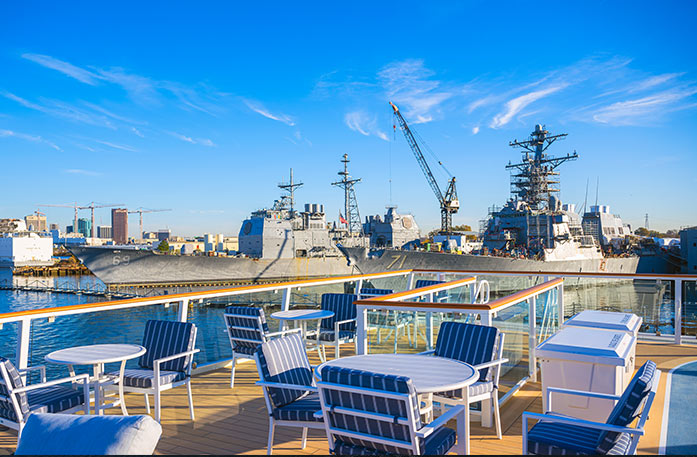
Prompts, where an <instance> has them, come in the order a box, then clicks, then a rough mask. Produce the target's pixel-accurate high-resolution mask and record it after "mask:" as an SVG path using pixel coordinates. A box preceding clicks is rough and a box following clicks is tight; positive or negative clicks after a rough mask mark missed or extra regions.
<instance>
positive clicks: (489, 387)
mask: <svg viewBox="0 0 697 457" xmlns="http://www.w3.org/2000/svg"><path fill="white" fill-rule="evenodd" d="M469 390H470V391H469V394H470V398H471V397H474V396H478V395H482V394H486V393H491V392H493V391H494V383H493V382H492V381H487V382H475V383H474V384H472V385H471V386H469ZM461 394H462V392H461V389H458V390H450V391H448V392H438V393H435V394H433V395H435V396H437V397H445V398H452V399H457V398H462V395H461Z"/></svg>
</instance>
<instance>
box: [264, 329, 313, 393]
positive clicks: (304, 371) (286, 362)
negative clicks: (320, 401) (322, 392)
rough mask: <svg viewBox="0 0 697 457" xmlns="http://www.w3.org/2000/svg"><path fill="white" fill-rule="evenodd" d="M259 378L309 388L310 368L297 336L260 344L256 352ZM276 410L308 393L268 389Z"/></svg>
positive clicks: (310, 382)
mask: <svg viewBox="0 0 697 457" xmlns="http://www.w3.org/2000/svg"><path fill="white" fill-rule="evenodd" d="M256 357H257V361H258V364H259V366H258V368H259V371H260V377H261V378H262V380H264V381H269V382H281V383H284V384H296V385H298V386H311V385H312V368H311V367H310V361H309V360H308V358H307V352H306V351H305V343H304V342H303V340H302V338H301V337H300V335H298V334H297V333H293V334H290V335H288V336H284V337H282V338H276V339H273V340H271V341H267V342H266V343H263V344H260V345H259V347H258V348H257V351H256ZM267 392H268V394H269V397H270V398H271V402H272V403H273V404H274V406H275V407H279V406H283V405H287V404H289V403H292V402H294V401H295V400H297V399H299V398H302V397H304V396H305V395H307V394H308V393H309V391H308V390H304V389H300V390H292V389H277V388H270V389H268V390H267Z"/></svg>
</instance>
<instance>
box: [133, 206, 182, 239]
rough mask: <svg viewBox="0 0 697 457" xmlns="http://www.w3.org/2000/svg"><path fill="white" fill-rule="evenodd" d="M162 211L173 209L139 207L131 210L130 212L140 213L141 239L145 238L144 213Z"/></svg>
mask: <svg viewBox="0 0 697 457" xmlns="http://www.w3.org/2000/svg"><path fill="white" fill-rule="evenodd" d="M162 211H172V210H171V209H147V208H143V207H140V208H138V209H134V210H133V211H129V212H128V214H133V213H138V214H140V239H143V238H144V236H143V213H161V212H162Z"/></svg>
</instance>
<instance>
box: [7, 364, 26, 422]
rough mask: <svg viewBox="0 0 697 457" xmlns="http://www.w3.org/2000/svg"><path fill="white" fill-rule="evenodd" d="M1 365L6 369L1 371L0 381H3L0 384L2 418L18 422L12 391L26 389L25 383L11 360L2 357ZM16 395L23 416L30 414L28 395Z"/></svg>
mask: <svg viewBox="0 0 697 457" xmlns="http://www.w3.org/2000/svg"><path fill="white" fill-rule="evenodd" d="M0 364H2V366H3V367H4V368H5V369H4V370H0V371H3V376H2V379H0V381H2V382H0V417H2V418H4V419H8V420H11V421H13V422H17V420H18V418H17V413H16V412H15V408H14V405H13V403H12V399H11V398H10V389H17V388H19V387H24V382H22V377H21V376H20V374H19V371H17V368H16V367H15V366H14V364H13V363H12V362H10V360H9V359H6V358H5V357H0ZM8 387H9V388H8ZM14 395H15V399H16V400H17V403H18V404H19V409H20V411H21V412H22V415H26V414H28V413H29V403H28V401H27V394H26V393H18V394H14Z"/></svg>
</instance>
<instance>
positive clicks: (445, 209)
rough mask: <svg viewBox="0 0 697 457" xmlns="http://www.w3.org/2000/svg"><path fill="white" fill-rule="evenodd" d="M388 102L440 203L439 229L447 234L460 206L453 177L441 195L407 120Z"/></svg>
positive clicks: (450, 230)
mask: <svg viewBox="0 0 697 457" xmlns="http://www.w3.org/2000/svg"><path fill="white" fill-rule="evenodd" d="M389 103H390V106H391V107H392V109H393V110H394V115H395V116H396V117H397V120H398V121H399V127H400V128H401V129H402V132H404V137H405V138H406V139H407V143H409V147H410V148H411V150H412V152H413V153H414V157H416V161H417V162H418V163H419V166H420V167H421V171H423V173H424V176H426V180H427V181H428V184H429V185H430V186H431V189H432V190H433V193H434V194H436V198H437V199H438V203H439V204H440V231H441V233H442V234H445V235H448V234H450V233H451V232H452V227H453V213H457V210H458V209H459V208H460V202H459V200H458V198H457V189H456V187H455V177H454V176H453V177H451V178H450V180H449V181H448V187H447V189H446V192H445V195H443V192H441V190H440V187H439V186H438V182H437V181H436V178H435V177H434V176H433V173H432V172H431V167H429V166H428V162H426V158H425V157H424V155H423V153H422V152H421V147H420V146H419V143H418V142H417V141H416V138H415V137H414V134H413V133H412V131H411V129H410V128H409V125H407V121H405V120H404V117H402V113H400V112H399V108H397V106H396V105H395V104H394V103H392V102H389Z"/></svg>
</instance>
